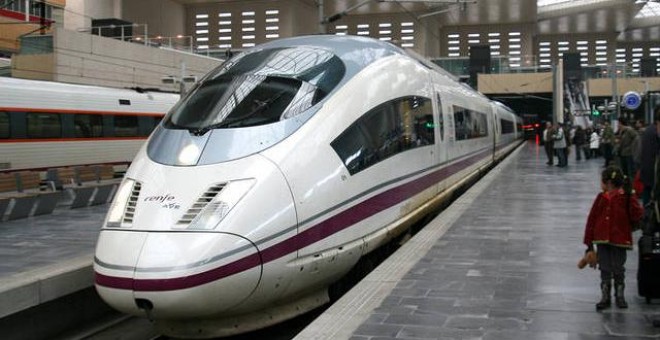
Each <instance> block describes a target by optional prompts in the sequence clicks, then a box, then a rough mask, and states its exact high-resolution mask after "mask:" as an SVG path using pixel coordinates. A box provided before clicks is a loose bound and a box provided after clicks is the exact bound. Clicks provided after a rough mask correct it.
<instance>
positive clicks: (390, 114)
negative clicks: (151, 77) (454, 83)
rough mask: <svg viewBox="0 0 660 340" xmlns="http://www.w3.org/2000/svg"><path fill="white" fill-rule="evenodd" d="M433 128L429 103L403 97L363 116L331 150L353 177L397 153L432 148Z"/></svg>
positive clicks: (431, 109) (422, 99) (431, 110)
mask: <svg viewBox="0 0 660 340" xmlns="http://www.w3.org/2000/svg"><path fill="white" fill-rule="evenodd" d="M434 126H435V125H434V123H433V107H432V103H431V100H430V99H428V98H423V97H416V96H411V97H403V98H399V99H396V100H393V101H390V102H387V103H384V104H381V105H379V106H377V107H375V108H374V109H372V110H371V111H369V112H367V113H366V114H365V115H364V116H362V117H361V118H360V119H358V120H357V121H356V122H355V123H353V124H352V125H351V126H350V127H349V128H348V129H346V131H344V132H343V133H342V134H341V135H340V136H339V137H337V138H336V139H335V140H334V141H332V143H331V146H332V147H333V149H334V150H335V152H336V153H337V155H339V157H340V158H341V159H342V161H343V162H344V165H345V166H346V168H347V169H348V171H349V173H350V174H351V175H353V174H356V173H358V172H360V171H362V170H364V169H366V168H368V167H370V166H372V165H374V164H376V163H378V162H380V161H383V160H385V159H387V158H389V157H391V156H393V155H396V154H398V153H401V152H404V151H406V150H410V149H414V148H417V147H420V146H425V145H432V144H434V143H435V134H434Z"/></svg>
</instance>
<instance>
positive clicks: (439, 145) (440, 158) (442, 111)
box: [433, 90, 448, 164]
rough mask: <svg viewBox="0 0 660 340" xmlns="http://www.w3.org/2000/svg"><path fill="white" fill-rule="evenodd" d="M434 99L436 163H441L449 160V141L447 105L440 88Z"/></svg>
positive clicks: (436, 91) (435, 92)
mask: <svg viewBox="0 0 660 340" xmlns="http://www.w3.org/2000/svg"><path fill="white" fill-rule="evenodd" d="M433 100H434V102H435V110H434V112H435V114H434V117H433V119H434V120H435V122H434V123H435V135H436V141H435V155H436V157H435V164H441V163H444V162H446V161H447V142H448V131H447V120H446V114H447V106H446V102H447V101H446V100H443V98H442V95H441V94H440V92H439V91H438V90H435V91H434V96H433Z"/></svg>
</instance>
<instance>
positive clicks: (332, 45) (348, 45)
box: [244, 35, 489, 100]
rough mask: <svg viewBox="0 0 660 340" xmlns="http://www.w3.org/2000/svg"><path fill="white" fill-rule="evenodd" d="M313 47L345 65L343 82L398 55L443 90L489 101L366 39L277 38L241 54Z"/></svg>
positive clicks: (454, 79) (438, 70) (393, 48)
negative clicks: (433, 77) (430, 76)
mask: <svg viewBox="0 0 660 340" xmlns="http://www.w3.org/2000/svg"><path fill="white" fill-rule="evenodd" d="M297 46H300V47H313V48H320V49H325V50H327V51H330V52H331V53H333V54H334V55H336V56H337V57H339V58H340V59H341V60H342V61H343V62H344V64H345V66H346V76H345V77H344V79H350V78H352V77H353V76H354V75H355V74H357V73H358V72H360V71H361V70H362V69H364V68H365V67H367V66H368V65H370V64H371V63H373V62H375V61H377V60H379V59H382V58H385V57H388V56H392V55H401V56H404V57H407V58H411V59H413V60H416V61H417V62H418V63H420V64H421V65H422V66H424V67H425V68H427V69H429V70H431V71H433V72H435V73H436V74H438V75H440V77H441V78H443V79H445V82H444V86H445V90H447V91H451V92H453V93H455V94H457V95H462V96H466V95H467V96H470V97H479V98H482V99H484V100H489V99H488V98H487V97H486V96H484V95H483V94H482V93H480V92H479V91H476V90H475V89H473V88H471V87H469V86H465V84H464V83H461V82H460V81H459V80H458V78H457V77H456V76H454V75H452V74H451V73H449V72H447V71H446V70H444V69H442V68H441V67H440V66H438V65H436V64H434V63H432V62H431V61H430V60H428V59H426V58H424V57H423V56H421V55H419V54H417V53H415V52H414V51H412V50H404V49H402V48H400V47H398V46H396V45H394V44H391V43H389V42H386V41H381V40H377V39H373V38H369V37H363V36H352V35H308V36H299V37H292V38H285V39H278V40H275V41H271V42H268V43H265V44H261V45H258V46H256V47H254V48H252V49H249V50H245V51H244V53H250V52H251V51H255V50H263V49H269V48H290V47H297Z"/></svg>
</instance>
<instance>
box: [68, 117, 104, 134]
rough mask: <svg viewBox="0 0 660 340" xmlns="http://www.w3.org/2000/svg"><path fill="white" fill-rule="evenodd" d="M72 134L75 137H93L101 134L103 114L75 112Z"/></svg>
mask: <svg viewBox="0 0 660 340" xmlns="http://www.w3.org/2000/svg"><path fill="white" fill-rule="evenodd" d="M73 125H74V136H75V137H76V138H93V137H102V136H103V116H101V115H90V114H77V115H75V116H74V118H73Z"/></svg>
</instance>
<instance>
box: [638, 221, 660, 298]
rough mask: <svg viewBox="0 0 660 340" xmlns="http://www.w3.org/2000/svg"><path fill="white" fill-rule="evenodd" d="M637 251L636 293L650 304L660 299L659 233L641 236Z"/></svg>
mask: <svg viewBox="0 0 660 340" xmlns="http://www.w3.org/2000/svg"><path fill="white" fill-rule="evenodd" d="M638 249H639V267H638V269H637V291H638V293H639V296H641V297H644V298H646V303H651V299H657V298H660V232H656V233H654V234H652V235H642V237H640V238H639V248H638Z"/></svg>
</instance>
